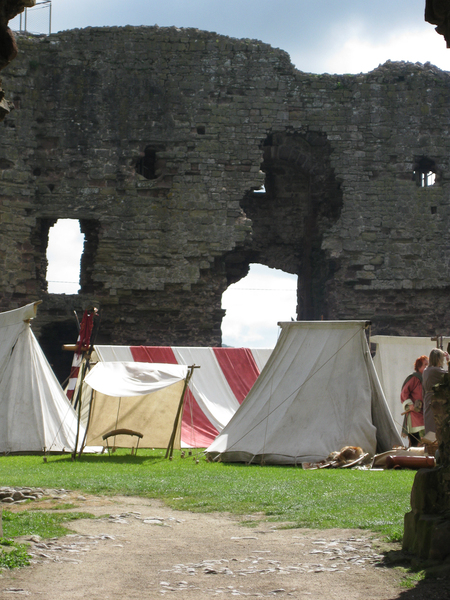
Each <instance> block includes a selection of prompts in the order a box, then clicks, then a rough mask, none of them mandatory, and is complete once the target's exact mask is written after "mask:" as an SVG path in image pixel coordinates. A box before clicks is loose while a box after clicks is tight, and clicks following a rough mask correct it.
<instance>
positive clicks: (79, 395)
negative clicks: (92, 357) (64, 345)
mask: <svg viewBox="0 0 450 600" xmlns="http://www.w3.org/2000/svg"><path fill="white" fill-rule="evenodd" d="M85 372H86V359H85V360H83V362H82V364H81V368H80V375H81V377H80V385H79V387H78V394H77V397H76V398H75V402H74V404H75V405H77V403H78V406H77V408H78V418H77V435H76V437H75V448H74V451H73V454H72V460H75V459H76V457H77V452H78V439H79V437H80V421H81V392H82V391H83V380H84V374H85ZM80 455H81V453H80Z"/></svg>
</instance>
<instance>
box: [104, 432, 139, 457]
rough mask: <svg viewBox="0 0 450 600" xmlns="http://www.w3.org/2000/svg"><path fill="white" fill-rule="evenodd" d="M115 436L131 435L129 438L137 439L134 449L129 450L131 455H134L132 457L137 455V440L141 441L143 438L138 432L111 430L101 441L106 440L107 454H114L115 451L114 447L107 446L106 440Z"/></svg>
mask: <svg viewBox="0 0 450 600" xmlns="http://www.w3.org/2000/svg"><path fill="white" fill-rule="evenodd" d="M116 435H131V436H133V435H135V436H136V437H137V444H136V448H134V447H132V448H131V454H134V455H136V454H137V451H138V448H139V440H141V439H142V438H143V437H144V435H143V434H142V433H139V431H133V430H132V429H113V430H112V431H108V433H105V435H102V439H103V440H106V446H107V448H108V454H111V452H114V451H115V449H116V447H115V446H110V445H109V443H108V439H109V438H110V437H115V436H116ZM133 451H134V452H133Z"/></svg>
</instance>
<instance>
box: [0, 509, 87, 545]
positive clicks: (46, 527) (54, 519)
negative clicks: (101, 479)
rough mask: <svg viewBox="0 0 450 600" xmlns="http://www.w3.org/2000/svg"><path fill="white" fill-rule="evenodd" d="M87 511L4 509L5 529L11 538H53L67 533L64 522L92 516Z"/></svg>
mask: <svg viewBox="0 0 450 600" xmlns="http://www.w3.org/2000/svg"><path fill="white" fill-rule="evenodd" d="M91 516H92V515H89V514H87V513H59V512H58V513H53V512H44V511H42V510H38V511H34V510H25V511H21V512H12V511H10V510H4V511H3V519H2V521H3V531H4V533H5V535H7V536H8V537H9V538H16V537H19V536H23V535H39V536H40V537H42V538H51V537H58V536H62V535H66V534H67V533H68V531H69V530H68V528H67V527H64V526H63V523H69V522H70V521H74V520H76V519H81V518H83V519H86V518H89V517H91Z"/></svg>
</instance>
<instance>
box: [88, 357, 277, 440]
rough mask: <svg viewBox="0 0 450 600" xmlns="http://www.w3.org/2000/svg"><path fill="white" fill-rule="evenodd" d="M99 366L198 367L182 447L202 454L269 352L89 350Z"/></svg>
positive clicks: (186, 407) (185, 413)
mask: <svg viewBox="0 0 450 600" xmlns="http://www.w3.org/2000/svg"><path fill="white" fill-rule="evenodd" d="M95 351H96V353H97V356H98V358H99V360H100V361H102V362H110V361H124V362H133V361H134V362H150V363H168V364H179V365H198V366H200V367H201V368H200V369H196V370H195V373H194V376H193V378H192V379H191V382H190V384H189V390H188V392H187V395H186V397H185V404H184V411H183V419H182V424H181V442H182V445H183V446H184V447H192V448H206V447H207V446H209V445H210V444H211V442H212V441H213V440H214V439H215V437H216V436H217V435H218V433H220V432H221V431H222V429H223V428H224V427H225V425H227V423H228V422H229V420H230V419H231V417H232V416H233V415H234V413H235V412H236V410H237V409H238V408H239V406H240V404H241V403H242V402H243V400H244V398H245V397H246V395H247V394H248V392H249V391H250V389H251V387H252V385H253V384H254V382H255V381H256V379H257V377H258V375H259V373H260V371H261V369H262V368H263V366H264V365H265V363H266V362H267V360H268V358H269V356H270V354H271V352H272V350H271V349H260V348H258V349H249V348H189V347H171V346H95Z"/></svg>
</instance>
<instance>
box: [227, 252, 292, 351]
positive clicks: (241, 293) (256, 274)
mask: <svg viewBox="0 0 450 600" xmlns="http://www.w3.org/2000/svg"><path fill="white" fill-rule="evenodd" d="M222 308H224V309H225V310H226V315H225V317H224V319H223V321H222V345H223V346H232V347H237V348H238V347H245V348H273V347H274V346H275V344H276V342H277V338H278V335H279V327H278V326H277V323H278V322H279V321H291V320H294V321H295V320H297V316H296V315H297V275H292V274H290V273H285V272H284V271H281V270H279V269H270V268H269V267H266V266H264V265H259V264H251V265H250V270H249V273H248V275H247V276H246V277H243V278H242V279H241V280H240V281H238V282H237V283H233V284H232V285H230V287H229V288H228V289H227V290H226V291H225V292H224V294H223V295H222Z"/></svg>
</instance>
